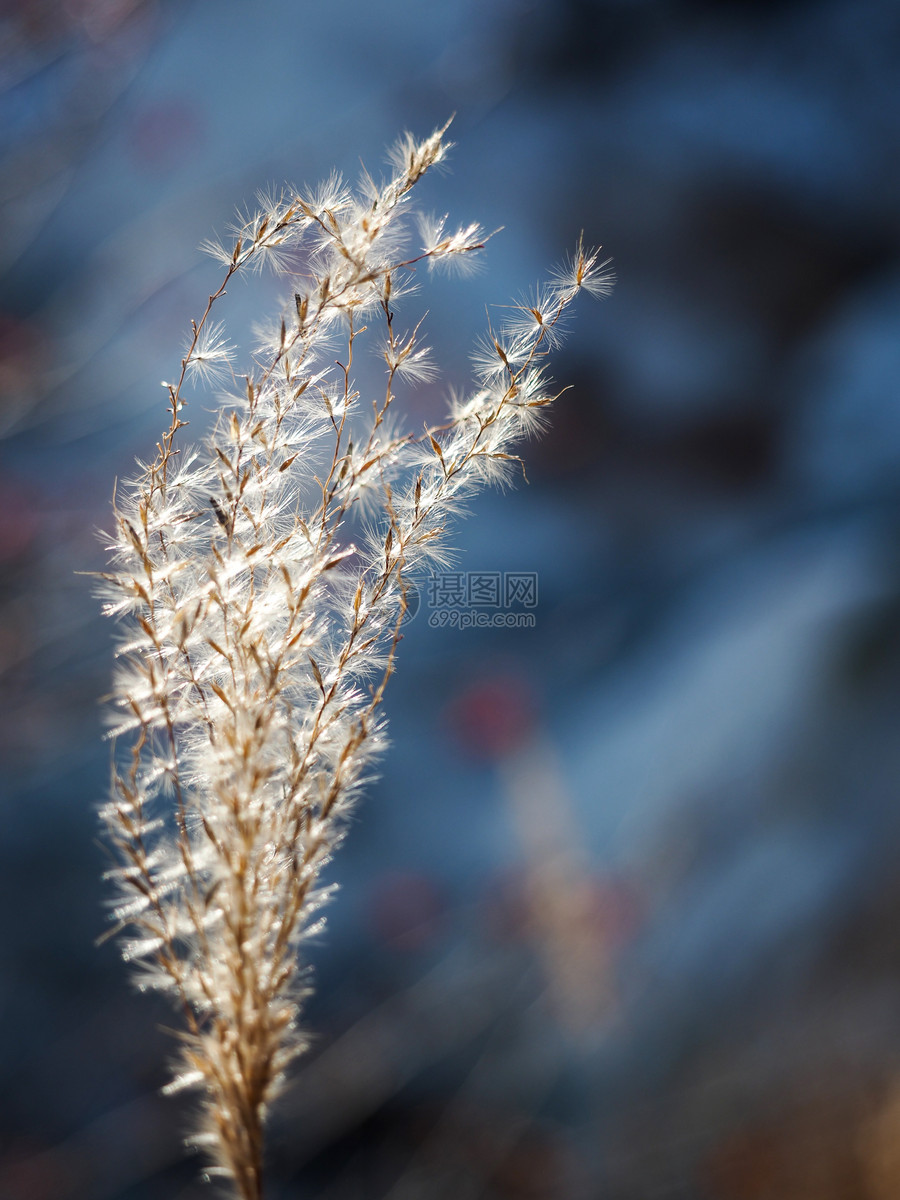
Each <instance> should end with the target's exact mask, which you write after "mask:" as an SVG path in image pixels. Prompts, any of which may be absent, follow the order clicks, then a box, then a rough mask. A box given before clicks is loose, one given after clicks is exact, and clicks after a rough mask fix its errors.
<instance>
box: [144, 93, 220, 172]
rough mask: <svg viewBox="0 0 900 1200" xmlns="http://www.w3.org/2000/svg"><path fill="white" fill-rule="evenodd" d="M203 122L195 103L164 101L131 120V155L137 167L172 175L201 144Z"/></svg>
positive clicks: (183, 100)
mask: <svg viewBox="0 0 900 1200" xmlns="http://www.w3.org/2000/svg"><path fill="white" fill-rule="evenodd" d="M203 125H204V122H203V121H202V119H201V114H200V113H199V111H198V108H197V105H196V103H195V102H194V101H192V100H188V99H174V100H163V101H160V102H159V103H158V104H152V105H150V106H148V107H147V108H145V109H143V110H142V111H141V112H139V113H138V114H137V115H136V117H135V119H134V126H133V131H132V137H131V153H132V154H133V155H134V158H135V160H136V161H137V162H138V163H139V164H140V166H142V167H145V168H147V169H149V170H152V171H171V170H173V169H174V168H175V167H178V166H180V165H181V164H182V163H184V162H185V161H186V160H187V159H188V158H189V157H190V155H191V154H192V153H193V152H194V151H195V150H197V149H198V147H200V146H201V145H202V144H203V141H204V130H203Z"/></svg>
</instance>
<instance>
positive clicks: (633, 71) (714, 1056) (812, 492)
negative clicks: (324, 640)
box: [0, 0, 900, 1200]
mask: <svg viewBox="0 0 900 1200" xmlns="http://www.w3.org/2000/svg"><path fill="white" fill-rule="evenodd" d="M898 68H900V7H898V5H897V4H895V3H892V2H891V0H831V2H826V0H805V2H804V0H755V2H751V0H746V2H744V3H741V2H738V0H730V2H726V0H720V2H718V3H714V2H713V0H483V2H481V3H477V4H476V3H474V0H444V3H442V4H440V5H426V4H414V3H411V2H408V3H402V2H399V0H398V2H395V0H384V2H383V3H380V4H369V5H365V4H362V3H360V2H359V0H345V3H343V4H341V5H340V6H336V7H329V6H326V5H322V4H319V5H313V4H311V3H302V2H295V3H291V2H290V0H262V2H260V3H256V4H252V5H251V4H241V3H239V2H238V0H219V2H218V3H216V4H214V5H213V4H201V3H198V2H196V0H194V2H193V3H190V2H182V3H175V2H174V0H170V2H166V0H5V3H4V4H3V5H2V6H0V212H2V218H0V230H2V240H0V271H2V280H0V392H2V400H0V433H2V441H0V465H2V470H0V670H2V678H3V689H2V702H0V703H2V720H0V748H2V758H3V780H2V801H0V802H2V822H0V828H2V836H0V896H2V903H0V961H2V969H0V1077H2V1079H3V1081H4V1083H3V1087H2V1089H0V1197H3V1200H50V1198H51V1197H52V1198H53V1200H69V1198H71V1200H76V1198H77V1200H162V1198H163V1197H165V1198H166V1200H173V1198H177V1200H194V1198H199V1197H201V1196H203V1195H208V1194H210V1193H209V1189H208V1188H205V1187H204V1185H202V1184H201V1183H199V1182H198V1181H197V1180H196V1174H197V1163H196V1161H190V1160H187V1161H186V1160H185V1159H184V1157H183V1153H182V1150H181V1147H180V1138H181V1134H182V1129H183V1126H184V1124H185V1119H186V1113H187V1111H188V1110H189V1101H188V1102H184V1103H181V1104H179V1102H177V1101H174V1100H167V1099H164V1098H162V1097H161V1096H160V1095H159V1088H160V1087H161V1085H162V1084H163V1083H164V1082H165V1080H166V1061H167V1058H168V1056H169V1055H170V1054H171V1042H170V1040H169V1038H168V1036H167V1035H166V1034H165V1033H164V1032H163V1031H162V1028H161V1027H162V1026H164V1025H166V1024H168V1023H169V1021H170V1020H171V1018H170V1015H169V1013H168V1011H167V1010H166V1009H165V1008H164V1007H162V1006H158V1005H157V1003H156V1002H155V1001H154V1000H152V999H149V998H147V997H145V996H140V995H137V994H136V993H134V992H133V991H132V989H131V988H130V985H129V982H128V979H127V972H126V971H125V969H124V967H123V966H122V964H121V963H120V962H119V961H118V956H117V952H116V949H115V947H114V946H113V945H112V944H110V943H107V944H105V945H103V946H101V947H100V948H99V949H98V948H97V947H96V945H95V940H96V938H97V936H98V935H99V934H100V933H101V932H102V931H103V929H104V922H105V912H104V907H103V905H104V898H105V891H104V887H103V885H102V883H101V881H100V874H101V872H102V871H103V870H104V869H105V866H106V864H107V858H106V854H105V851H104V849H103V847H102V844H101V842H100V840H99V837H98V831H97V827H96V821H95V810H96V806H97V804H98V802H99V801H100V799H101V798H102V797H103V795H104V792H105V789H106V784H107V779H108V770H109V748H108V745H106V744H105V743H104V742H103V741H102V721H101V708H100V705H99V703H98V701H99V698H100V697H101V696H102V695H103V694H104V693H105V691H106V690H107V689H108V685H109V676H110V663H111V647H112V636H111V630H110V629H109V628H108V627H107V626H106V624H105V623H104V622H102V621H101V620H100V618H99V617H98V615H97V604H96V602H95V601H94V599H93V598H92V595H91V587H90V582H89V580H87V579H86V578H85V577H83V576H80V575H77V574H76V572H77V571H85V570H92V569H98V568H99V567H100V566H101V565H102V562H103V553H102V546H101V541H100V539H98V538H97V536H96V530H97V529H98V528H101V527H103V526H104V525H106V524H108V521H109V502H110V499H111V494H112V487H113V480H114V479H115V477H117V476H123V475H126V476H127V475H128V474H129V473H130V471H131V468H132V464H133V461H134V458H135V457H136V456H139V455H144V456H146V455H148V454H149V453H150V452H151V449H152V446H153V444H154V442H155V439H156V437H157V436H158V435H159V433H160V431H161V429H162V427H163V423H164V419H165V418H164V404H165V394H164V392H163V390H162V389H161V388H160V387H159V381H160V380H161V379H165V378H170V377H171V375H172V372H173V371H174V370H175V369H176V366H177V362H178V360H179V359H180V355H181V350H182V344H183V338H184V331H185V329H186V328H187V326H188V322H189V319H190V317H191V316H197V315H199V314H200V312H202V309H203V306H204V304H205V299H206V296H207V295H208V294H209V292H210V291H211V290H212V289H213V287H214V286H215V283H216V280H217V268H216V267H215V266H214V265H213V264H211V262H210V261H209V260H206V259H204V258H203V256H202V255H200V254H199V253H198V252H197V250H196V247H197V246H198V244H199V243H200V242H201V240H202V239H203V238H205V237H207V236H208V235H209V234H210V233H211V232H213V231H214V230H216V229H218V230H222V229H224V227H225V226H226V224H227V222H228V220H229V219H230V218H231V216H232V213H233V210H234V208H235V207H236V206H237V205H238V204H240V203H242V202H252V200H253V196H254V194H255V191H256V189H257V188H258V187H260V186H261V185H265V184H267V183H270V182H280V181H281V180H283V179H287V180H292V181H296V182H298V183H303V182H309V183H312V182H315V181H316V180H317V179H319V178H321V177H323V176H325V175H327V173H328V172H329V171H330V170H331V168H332V167H333V166H336V167H338V168H340V169H342V170H344V171H345V172H347V173H348V174H349V175H351V176H355V175H356V174H357V172H358V163H359V159H360V158H362V159H363V160H364V161H365V162H366V164H367V166H369V167H372V168H377V167H378V166H379V164H380V161H381V157H382V151H383V148H384V147H385V146H386V145H388V144H389V143H390V142H392V141H393V140H394V138H395V137H396V136H397V134H398V133H399V132H401V131H402V130H403V129H406V128H410V129H412V130H413V131H414V132H416V133H417V134H425V133H427V132H429V131H430V130H431V129H432V128H433V127H434V126H435V125H437V124H440V123H442V122H443V121H444V120H445V119H446V118H447V116H448V115H449V114H450V113H452V112H456V114H457V116H456V119H455V123H454V126H453V130H452V135H453V137H454V138H455V140H456V141H457V143H458V145H457V148H456V149H455V151H454V152H453V155H452V168H453V169H452V173H450V174H448V175H447V176H445V177H444V178H437V179H435V180H430V181H428V182H427V183H426V184H425V185H423V189H424V190H425V195H424V203H425V205H426V207H430V208H434V209H438V210H439V211H441V212H443V211H445V210H447V209H449V210H450V211H451V213H452V214H453V215H454V217H457V218H458V219H459V220H461V221H462V220H473V219H474V220H480V221H482V222H483V223H484V225H485V226H487V227H488V228H489V229H493V228H496V227H498V226H504V229H503V231H502V232H501V233H499V234H498V235H497V236H496V237H495V238H494V239H493V240H492V241H491V243H490V245H489V248H488V252H487V271H486V272H485V273H484V274H481V275H478V276H475V277H474V278H471V279H466V280H449V281H442V282H440V283H438V284H437V285H436V287H435V290H434V291H433V292H432V291H429V293H428V296H427V298H426V299H424V300H423V303H425V304H427V305H428V306H429V308H430V310H431V312H430V316H429V321H428V327H429V332H430V336H431V339H432V341H433V343H434V345H435V348H436V352H437V357H438V359H439V361H441V362H442V363H443V364H444V366H445V368H446V377H447V379H448V380H449V381H450V382H453V383H456V384H460V385H461V384H463V383H464V380H465V376H466V370H467V366H466V353H467V351H468V347H469V345H470V342H471V339H472V338H473V337H474V336H475V334H476V333H477V332H479V331H480V330H481V328H482V327H483V323H484V309H485V305H486V304H499V303H504V302H506V301H507V300H508V299H509V298H510V297H512V296H515V295H517V294H518V293H520V292H521V291H522V290H523V289H524V288H525V287H527V286H528V285H529V284H531V283H532V282H534V281H535V280H537V279H539V278H540V277H541V276H542V275H543V274H544V273H545V272H546V270H547V268H548V267H549V266H551V265H553V264H554V263H555V262H557V261H558V260H559V259H560V258H561V257H562V256H563V255H564V253H565V252H566V251H567V250H569V249H570V248H571V247H572V246H573V245H574V242H575V240H576V239H577V237H578V234H579V231H581V230H584V232H585V237H586V239H587V240H588V241H589V242H594V243H596V242H602V243H603V244H604V247H605V249H606V251H608V252H609V253H610V254H611V255H612V256H613V257H614V260H615V265H616V269H617V273H618V277H619V282H618V285H617V288H616V290H615V293H614V295H613V296H612V298H611V299H609V300H607V301H605V302H604V303H603V304H602V305H595V304H592V303H591V302H589V301H588V300H585V301H584V302H583V303H582V304H581V305H580V306H579V310H578V313H577V317H576V320H575V322H574V323H573V327H572V333H571V336H570V338H569V340H568V341H567V343H566V345H565V347H564V348H563V349H562V350H560V351H559V352H558V353H557V355H556V358H555V362H554V375H555V378H556V379H557V380H558V381H559V382H560V384H572V385H573V387H572V388H571V390H570V391H568V392H567V393H566V394H565V395H564V396H563V397H562V398H561V400H560V402H559V404H558V405H557V407H556V410H555V413H554V420H553V426H552V429H551V431H550V432H549V434H548V435H547V436H546V437H545V438H544V439H543V440H542V441H541V442H540V443H536V444H534V445H532V446H530V447H529V448H528V449H527V451H526V455H527V462H528V475H529V480H530V483H529V485H528V486H525V485H524V484H522V485H520V486H518V487H517V488H516V490H515V491H514V492H512V493H511V494H504V495H485V496H483V497H481V498H480V500H479V501H478V503H477V505H476V506H475V512H474V515H473V516H472V517H470V518H469V520H468V522H467V523H465V524H462V525H460V527H459V530H458V534H457V536H456V537H455V539H454V540H455V544H456V545H457V546H458V547H459V549H460V551H461V555H460V559H459V569H461V570H481V571H490V572H493V571H526V572H537V574H538V577H539V604H538V607H537V609H536V610H535V613H536V621H535V625H534V628H531V629H513V628H510V629H503V630H496V629H494V630H487V629H468V630H462V629H458V628H444V629H433V628H430V627H429V625H428V621H427V619H426V618H427V608H423V609H422V611H421V612H420V614H419V615H418V616H417V618H416V619H415V620H414V621H413V622H411V623H410V624H409V626H408V630H407V636H406V638H405V639H404V642H403V645H402V647H401V653H400V659H401V666H400V671H399V674H398V675H397V677H396V678H395V679H394V680H393V681H392V687H391V689H390V692H389V697H388V703H387V709H388V713H389V716H390V720H391V731H392V739H393V745H392V749H391V751H390V753H389V755H388V757H387V758H386V760H385V762H384V764H383V771H382V775H381V779H380V781H379V782H378V783H377V784H375V785H374V786H373V787H372V788H371V789H370V792H369V795H368V796H367V798H366V800H365V803H364V804H363V805H362V807H361V808H360V810H359V814H358V818H357V820H356V822H355V824H354V827H353V828H352V830H351V833H350V836H349V838H348V840H347V842H346V843H345V845H344V846H343V848H342V850H341V853H340V855H339V856H338V858H337V859H336V861H335V863H334V865H333V868H332V870H333V878H334V879H336V880H339V881H340V883H341V891H340V893H339V895H338V898H337V899H336V901H335V902H334V903H333V904H332V906H331V909H330V912H329V925H328V929H327V930H326V932H325V934H324V935H323V936H322V937H321V938H319V939H318V941H317V942H315V943H314V944H312V945H311V946H310V948H309V957H310V960H311V962H312V963H313V964H314V967H315V978H316V992H315V995H314V997H313V998H312V1000H311V1001H310V1004H309V1007H308V1011H307V1024H308V1026H309V1028H310V1030H311V1031H312V1034H313V1048H312V1051H311V1053H310V1054H309V1055H308V1057H307V1058H306V1060H304V1062H303V1064H302V1065H301V1067H300V1070H299V1071H298V1072H297V1081H296V1083H295V1085H294V1086H293V1087H292V1088H291V1090H290V1091H289V1093H288V1094H287V1095H286V1096H285V1098H284V1101H283V1103H282V1105H281V1107H280V1108H279V1110H278V1112H277V1113H276V1114H275V1116H274V1118H273V1124H272V1135H271V1153H270V1171H269V1196H270V1197H271V1198H272V1200H279V1198H284V1200H287V1198H288V1197H290V1198H293V1197H297V1198H300V1197H303V1198H304V1200H305V1198H310V1200H387V1198H389V1200H413V1198H416V1200H418V1198H427V1200H444V1198H447V1200H457V1198H461V1197H465V1198H469V1197H471V1198H472V1200H475V1198H476V1197H477V1198H479V1200H593V1198H594V1197H601V1196H602V1197H603V1198H604V1200H649V1198H656V1197H660V1198H663V1197H664V1198H666V1200H806V1198H809V1200H894V1198H895V1197H896V1196H897V1195H898V1194H900V936H898V933H897V929H898V923H900V878H898V873H897V869H896V861H897V858H898V849H900V804H898V792H900V736H898V733H900V686H898V685H900V395H898V377H900V336H898V333H900V153H898V151H900V69H898ZM232 291H233V293H234V295H232V296H230V297H229V303H230V304H231V305H232V307H231V308H230V310H229V312H228V317H229V321H230V325H231V328H232V330H234V331H237V330H239V329H240V328H241V327H242V326H244V325H245V324H246V322H247V321H249V319H250V318H251V317H252V308H251V302H250V300H249V299H248V295H249V294H248V293H244V292H242V291H241V290H240V289H232ZM461 348H462V349H461ZM442 399H443V393H442V391H441V390H440V389H439V388H432V389H431V390H430V391H429V390H428V389H426V391H425V393H424V394H423V395H422V396H421V397H420V399H419V400H418V401H417V402H416V403H417V404H419V405H420V409H419V410H417V411H418V412H419V415H420V416H421V414H422V413H428V414H431V413H437V412H438V411H440V403H441V401H442ZM198 417H199V414H198ZM195 420H198V418H195ZM198 423H199V420H198ZM195 427H196V426H195Z"/></svg>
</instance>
